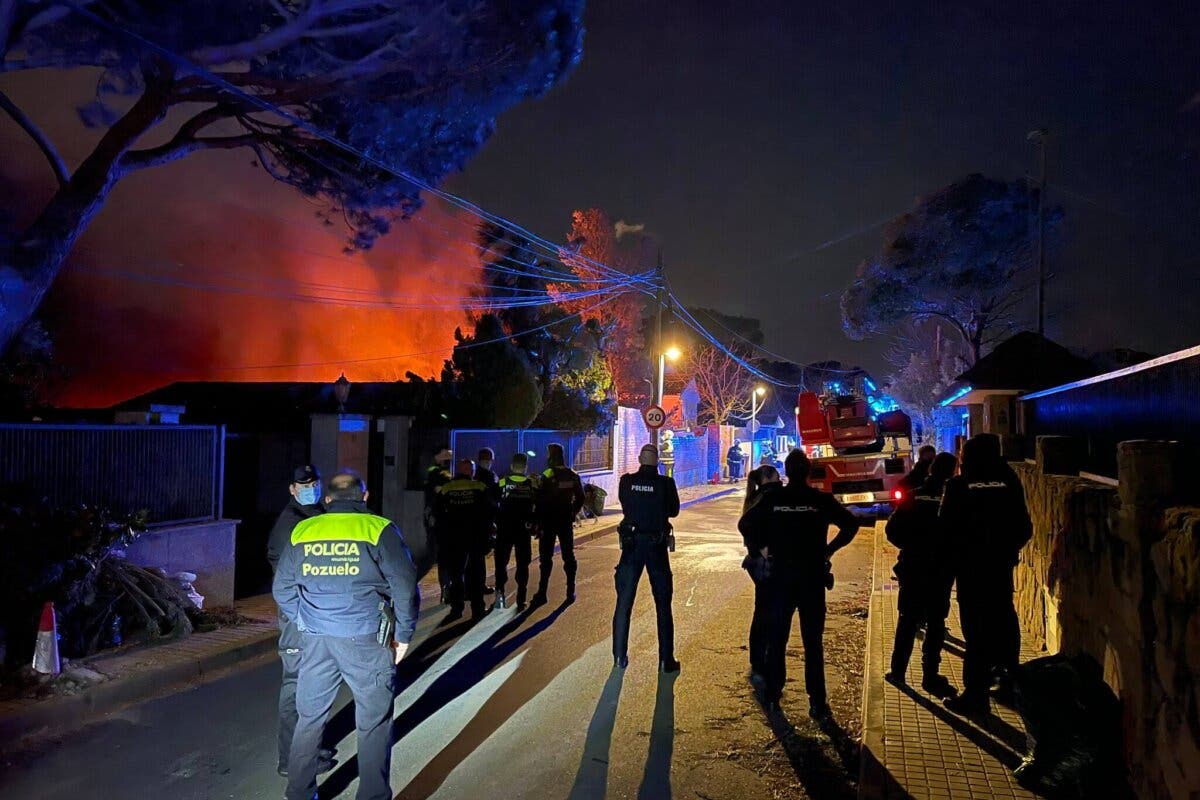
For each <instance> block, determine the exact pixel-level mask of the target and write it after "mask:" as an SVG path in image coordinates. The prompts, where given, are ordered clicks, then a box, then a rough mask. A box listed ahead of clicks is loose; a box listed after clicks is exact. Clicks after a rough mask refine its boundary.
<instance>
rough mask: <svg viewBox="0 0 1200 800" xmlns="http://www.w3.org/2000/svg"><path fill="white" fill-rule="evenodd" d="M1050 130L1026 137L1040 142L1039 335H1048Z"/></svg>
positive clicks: (1041, 130) (1042, 130)
mask: <svg viewBox="0 0 1200 800" xmlns="http://www.w3.org/2000/svg"><path fill="white" fill-rule="evenodd" d="M1049 136H1050V132H1049V131H1047V130H1046V129H1045V128H1038V129H1037V130H1033V131H1030V132H1029V134H1028V135H1027V136H1026V137H1025V138H1026V139H1027V140H1028V141H1031V142H1037V143H1038V160H1039V162H1040V164H1039V168H1038V207H1037V211H1038V240H1037V260H1038V284H1037V303H1038V327H1037V330H1038V335H1039V336H1045V335H1046V140H1047V139H1048V138H1049Z"/></svg>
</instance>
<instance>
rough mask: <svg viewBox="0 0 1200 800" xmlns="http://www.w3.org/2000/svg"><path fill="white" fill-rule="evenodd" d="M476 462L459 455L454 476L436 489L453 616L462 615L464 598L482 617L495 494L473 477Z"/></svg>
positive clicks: (494, 510)
mask: <svg viewBox="0 0 1200 800" xmlns="http://www.w3.org/2000/svg"><path fill="white" fill-rule="evenodd" d="M474 471H475V464H474V462H473V461H471V459H469V458H463V459H459V461H458V464H457V465H456V467H455V470H454V478H453V479H451V480H450V482H449V483H445V484H442V485H441V486H440V487H438V490H437V502H436V504H435V505H434V515H435V516H436V517H437V519H438V532H439V535H440V536H441V538H442V544H443V545H445V547H446V553H447V555H446V569H447V571H448V577H449V580H450V585H449V588H448V590H447V599H448V601H449V603H450V616H448V617H447V619H451V620H453V619H458V618H459V617H461V616H462V613H463V605H464V599H465V601H466V602H469V603H470V604H471V617H472V618H474V619H480V618H482V617H483V616H484V615H485V614H486V613H487V609H486V608H485V607H484V605H483V588H484V584H485V583H486V582H487V561H486V559H487V554H488V550H489V549H490V547H491V533H492V525H493V524H494V523H495V517H496V506H495V501H494V495H493V494H492V493H491V492H490V491H488V488H487V487H486V486H484V485H483V484H482V483H480V482H479V481H477V480H475V478H474Z"/></svg>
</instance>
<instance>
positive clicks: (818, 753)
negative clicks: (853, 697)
mask: <svg viewBox="0 0 1200 800" xmlns="http://www.w3.org/2000/svg"><path fill="white" fill-rule="evenodd" d="M765 713H766V715H767V723H768V724H769V725H770V726H771V732H772V733H773V734H775V740H776V741H777V742H778V743H779V745H780V747H782V748H783V752H784V755H786V756H787V759H788V762H789V763H790V764H791V766H792V772H794V773H795V775H796V778H797V780H799V781H800V783H801V785H802V786H803V787H804V790H805V792H806V794H807V796H808V797H811V798H813V800H827V799H828V798H836V800H857V798H858V791H857V789H856V788H855V785H854V778H851V777H850V776H854V777H855V778H857V775H858V746H857V744H856V743H855V742H854V740H853V739H851V738H850V736H849V735H848V734H847V733H846V732H845V730H843V729H842V727H841V726H840V725H838V724H837V723H836V722H834V721H832V720H831V721H829V722H828V723H826V724H824V725H823V726H822V727H821V730H822V732H823V733H824V734H825V735H826V736H828V737H829V741H830V744H831V745H832V746H833V749H834V751H835V752H836V753H837V756H838V761H834V760H833V759H831V758H830V757H829V756H828V754H827V753H826V752H825V749H824V747H823V746H822V745H823V742H822V741H821V740H820V739H818V738H814V737H811V736H806V735H804V734H803V733H801V732H800V731H799V730H798V729H797V728H796V727H795V726H794V725H792V723H791V722H789V721H788V718H787V715H786V714H785V713H784V712H783V711H782V710H776V711H769V710H768V711H766V712H765ZM839 761H840V762H841V763H838V762H839ZM889 797H890V795H889Z"/></svg>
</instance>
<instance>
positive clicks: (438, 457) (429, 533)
mask: <svg viewBox="0 0 1200 800" xmlns="http://www.w3.org/2000/svg"><path fill="white" fill-rule="evenodd" d="M453 460H454V453H453V451H451V450H450V448H449V447H442V448H439V449H438V451H437V453H435V454H434V456H433V463H432V464H430V465H429V468H428V469H427V470H425V536H426V541H425V546H426V552H429V553H433V554H434V557H435V558H436V559H437V573H438V585H439V586H441V587H442V602H443V603H444V602H446V598H447V595H448V592H449V589H450V573H449V571H448V570H447V569H446V556H447V555H448V553H449V551H447V552H446V553H443V552H442V550H443V548H442V542H441V535H440V531H439V530H438V520H437V515H436V514H435V513H434V512H435V507H436V506H437V490H438V487H440V486H441V485H442V484H444V483H448V482H449V481H450V479H451V478H452V477H454V476H453V475H451V474H450V464H451V462H452V461H453Z"/></svg>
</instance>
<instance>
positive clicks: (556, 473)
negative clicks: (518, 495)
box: [533, 443, 584, 606]
mask: <svg viewBox="0 0 1200 800" xmlns="http://www.w3.org/2000/svg"><path fill="white" fill-rule="evenodd" d="M546 462H547V463H548V464H549V465H550V466H549V467H547V468H546V470H545V472H543V473H542V477H541V481H540V482H539V484H538V490H537V515H538V523H539V525H540V526H541V531H540V533H539V538H538V562H539V564H538V566H539V575H538V590H537V594H535V595H534V596H533V605H535V606H540V605H542V604H543V603H545V602H546V589H547V588H548V587H549V585H550V573H551V571H552V570H553V569H554V544H555V542H556V541H557V542H558V545H559V548H560V549H561V551H562V562H563V571H564V572H565V573H566V574H567V602H568V603H573V602H575V571H576V569H577V568H578V564H577V563H576V561H575V515H576V514H578V513H579V509H581V508H583V500H584V495H583V481H581V480H580V479H579V475H577V474H576V473H575V471H574V470H572V469H571V468H570V467H568V466H566V458H565V456H564V454H563V446H562V445H561V444H557V443H556V444H551V445H548V446H547V447H546Z"/></svg>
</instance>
